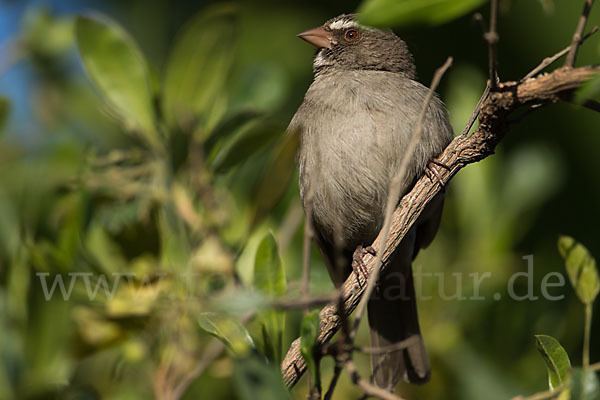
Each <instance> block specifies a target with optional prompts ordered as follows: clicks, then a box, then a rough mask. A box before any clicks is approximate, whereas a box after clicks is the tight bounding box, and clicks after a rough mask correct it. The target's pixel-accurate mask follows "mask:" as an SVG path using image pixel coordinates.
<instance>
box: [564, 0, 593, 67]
mask: <svg viewBox="0 0 600 400" xmlns="http://www.w3.org/2000/svg"><path fill="white" fill-rule="evenodd" d="M592 4H594V0H585V5H584V6H583V12H582V13H581V17H579V22H578V23H577V29H575V33H574V34H573V40H572V41H571V49H570V50H569V54H567V59H566V60H565V67H573V66H575V58H577V50H579V46H580V45H581V42H582V38H583V30H584V29H585V24H586V23H587V20H588V17H589V15H590V10H591V9H592Z"/></svg>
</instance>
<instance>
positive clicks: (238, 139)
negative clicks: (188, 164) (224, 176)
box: [211, 120, 283, 173]
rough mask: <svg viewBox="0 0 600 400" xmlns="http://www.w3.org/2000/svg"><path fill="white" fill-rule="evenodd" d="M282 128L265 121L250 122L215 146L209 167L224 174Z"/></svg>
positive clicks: (277, 133) (258, 148)
mask: <svg viewBox="0 0 600 400" xmlns="http://www.w3.org/2000/svg"><path fill="white" fill-rule="evenodd" d="M281 132H283V128H282V127H281V126H279V125H277V124H274V123H272V122H269V121H265V120H257V121H252V122H250V123H248V124H246V125H244V126H243V127H242V128H241V129H240V130H239V131H238V132H237V134H235V135H234V136H233V137H231V138H230V139H227V140H226V141H225V143H224V144H223V145H221V146H217V148H216V149H215V151H214V152H213V155H212V156H211V161H212V162H211V166H212V168H213V169H214V170H215V171H216V172H221V173H222V172H225V171H227V170H228V169H230V168H231V167H233V166H235V165H237V164H240V163H241V162H242V161H245V160H246V159H248V158H249V157H250V156H251V155H253V154H255V153H256V152H258V151H259V150H260V149H261V148H262V147H264V146H265V145H266V144H267V143H269V142H270V141H271V140H272V139H273V138H275V137H276V136H277V135H279V134H281Z"/></svg>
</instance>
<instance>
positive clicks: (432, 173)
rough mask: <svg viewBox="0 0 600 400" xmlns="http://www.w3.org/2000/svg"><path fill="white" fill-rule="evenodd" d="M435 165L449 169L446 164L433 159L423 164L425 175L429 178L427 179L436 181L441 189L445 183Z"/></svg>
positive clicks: (444, 186)
mask: <svg viewBox="0 0 600 400" xmlns="http://www.w3.org/2000/svg"><path fill="white" fill-rule="evenodd" d="M437 167H442V168H444V169H446V170H448V171H449V170H450V167H448V166H447V165H446V164H444V163H442V162H440V161H438V160H436V159H433V160H430V161H429V162H428V163H427V165H426V166H425V175H427V177H428V178H429V180H431V182H433V181H434V179H435V181H437V183H438V184H439V185H440V187H441V188H442V190H443V189H445V188H446V184H445V183H444V180H443V179H442V176H441V175H440V171H439V170H438V168H437Z"/></svg>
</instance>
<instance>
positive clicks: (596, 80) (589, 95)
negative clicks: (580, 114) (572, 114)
mask: <svg viewBox="0 0 600 400" xmlns="http://www.w3.org/2000/svg"><path fill="white" fill-rule="evenodd" d="M598 95H600V73H597V74H596V75H595V76H594V77H593V78H592V79H590V80H588V81H587V82H585V83H584V84H583V85H581V87H580V88H579V89H577V90H576V91H575V102H576V103H578V104H582V103H585V101H586V100H590V99H594V98H596V96H598Z"/></svg>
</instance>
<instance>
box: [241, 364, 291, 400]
mask: <svg viewBox="0 0 600 400" xmlns="http://www.w3.org/2000/svg"><path fill="white" fill-rule="evenodd" d="M277 367H278V365H270V364H267V363H266V362H265V361H264V359H262V358H261V357H259V356H258V355H252V356H250V357H247V358H243V359H241V360H236V362H235V364H234V383H235V385H236V392H237V395H238V397H237V398H239V399H241V400H280V399H289V398H290V394H289V392H288V391H287V389H286V388H285V387H284V386H283V381H282V380H281V373H280V372H279V369H278V368H277Z"/></svg>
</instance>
